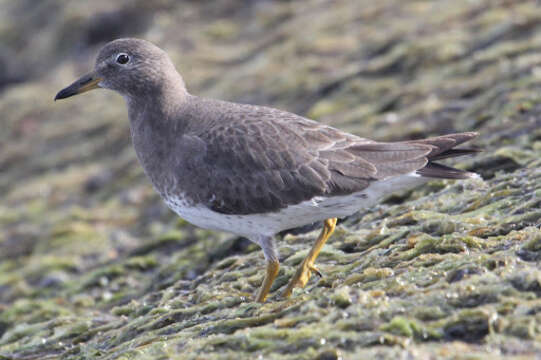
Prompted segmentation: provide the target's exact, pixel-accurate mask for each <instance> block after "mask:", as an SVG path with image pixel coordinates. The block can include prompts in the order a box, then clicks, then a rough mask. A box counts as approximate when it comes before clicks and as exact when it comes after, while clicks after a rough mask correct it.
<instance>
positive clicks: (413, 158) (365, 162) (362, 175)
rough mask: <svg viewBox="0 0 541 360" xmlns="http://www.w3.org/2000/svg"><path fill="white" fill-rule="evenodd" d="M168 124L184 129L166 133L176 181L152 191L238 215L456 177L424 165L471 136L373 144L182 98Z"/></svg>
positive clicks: (242, 108)
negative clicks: (386, 184)
mask: <svg viewBox="0 0 541 360" xmlns="http://www.w3.org/2000/svg"><path fill="white" fill-rule="evenodd" d="M175 120H176V121H178V122H180V123H182V122H186V123H187V126H185V127H182V129H183V132H182V133H179V134H178V135H173V134H172V135H171V136H178V137H177V138H176V139H175V140H174V143H175V147H176V149H177V151H175V152H174V153H175V154H176V158H175V159H174V161H173V164H174V166H175V167H176V171H177V172H176V178H175V180H176V182H175V183H174V184H167V183H164V180H160V179H156V182H157V187H158V188H159V189H160V190H161V191H162V192H167V193H177V192H180V191H182V192H183V193H185V194H187V196H188V197H189V199H188V200H189V201H191V202H193V203H197V204H204V205H205V206H208V207H209V208H210V209H212V210H214V211H216V212H219V213H223V214H238V215H243V214H250V213H265V212H273V211H278V210H280V209H284V208H286V207H287V206H291V205H295V204H298V203H301V202H303V201H307V200H310V199H312V198H314V197H319V196H325V197H332V196H342V195H348V194H351V193H356V192H359V191H362V190H363V189H365V188H367V187H368V186H369V184H370V183H371V182H373V181H376V180H382V179H387V178H390V177H395V176H400V175H405V174H409V173H412V172H415V171H417V173H418V174H420V175H422V176H428V177H444V178H445V177H448V178H458V176H459V175H458V174H459V173H458V170H455V169H453V171H450V170H444V168H442V167H438V166H435V165H432V163H431V162H430V161H431V159H432V158H434V159H441V158H443V157H451V156H454V154H453V152H452V151H453V149H452V148H453V147H454V146H456V145H457V144H460V143H462V142H464V141H467V140H469V139H471V138H472V137H474V136H475V134H474V133H464V134H453V135H447V136H440V137H437V138H431V139H425V140H420V141H406V142H397V143H379V142H374V141H372V140H368V139H364V138H360V137H357V136H354V135H351V134H347V133H344V132H342V131H340V130H337V129H334V128H332V127H329V126H326V125H322V124H319V123H316V122H314V121H312V120H308V119H305V118H302V117H300V116H298V115H295V114H291V113H288V112H285V111H280V110H277V109H272V108H267V107H261V106H252V105H244V104H236V103H230V102H225V101H218V100H211V99H204V98H199V97H195V96H189V97H188V99H187V102H186V104H185V106H184V108H183V111H182V112H180V114H179V117H178V119H175ZM190 123H192V124H197V127H194V128H191V127H190ZM172 142H173V141H172ZM457 154H459V155H462V154H463V152H461V151H459V152H458V153H457ZM425 168H426V169H427V170H426V171H422V169H425ZM445 169H447V168H445ZM449 169H451V168H449ZM463 173H464V172H463ZM446 174H447V175H448V176H446ZM464 174H465V173H464ZM462 177H464V176H462Z"/></svg>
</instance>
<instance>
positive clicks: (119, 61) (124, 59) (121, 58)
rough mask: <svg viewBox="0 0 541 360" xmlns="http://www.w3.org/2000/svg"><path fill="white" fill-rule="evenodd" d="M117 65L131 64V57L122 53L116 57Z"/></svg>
mask: <svg viewBox="0 0 541 360" xmlns="http://www.w3.org/2000/svg"><path fill="white" fill-rule="evenodd" d="M115 61H116V62H117V64H120V65H126V64H127V63H128V62H130V56H129V55H128V54H126V53H120V54H118V55H117V56H116V60H115Z"/></svg>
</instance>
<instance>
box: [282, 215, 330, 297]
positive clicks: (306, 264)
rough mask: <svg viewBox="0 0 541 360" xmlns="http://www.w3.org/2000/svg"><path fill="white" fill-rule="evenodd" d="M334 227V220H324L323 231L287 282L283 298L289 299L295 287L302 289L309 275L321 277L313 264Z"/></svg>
mask: <svg viewBox="0 0 541 360" xmlns="http://www.w3.org/2000/svg"><path fill="white" fill-rule="evenodd" d="M335 227H336V218H330V219H327V220H325V223H324V226H323V229H322V230H321V233H320V234H319V237H318V238H317V240H316V243H315V244H314V246H312V249H311V250H310V252H309V253H308V255H307V256H306V258H305V259H304V260H303V262H302V264H301V266H299V268H298V269H297V272H296V273H295V275H293V278H291V280H290V281H289V284H288V285H287V289H286V290H285V291H284V297H289V296H290V295H291V293H292V292H293V289H294V288H295V287H301V288H302V287H304V286H305V285H306V283H307V282H308V280H309V279H310V275H311V273H312V272H314V273H316V274H318V275H320V276H321V274H320V272H319V271H318V270H317V268H316V267H315V266H314V262H315V261H316V258H317V256H318V255H319V252H320V251H321V248H322V247H323V245H325V242H326V241H327V239H329V237H330V236H331V235H332V233H333V232H334V228H335Z"/></svg>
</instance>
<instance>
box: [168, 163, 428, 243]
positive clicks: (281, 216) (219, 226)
mask: <svg viewBox="0 0 541 360" xmlns="http://www.w3.org/2000/svg"><path fill="white" fill-rule="evenodd" d="M427 180H428V179H426V178H423V177H420V176H418V175H416V174H408V175H402V176H399V177H394V178H391V179H387V180H382V181H377V182H374V183H372V184H371V185H370V186H369V187H368V188H366V189H364V190H363V191H361V192H357V193H353V194H351V195H345V196H333V197H315V198H313V199H311V200H308V201H304V202H302V203H300V204H297V205H292V206H288V207H287V208H285V209H282V210H280V211H278V212H273V213H267V214H253V215H229V214H221V213H218V212H215V211H212V210H210V209H208V208H206V207H204V206H201V205H198V206H188V204H187V202H186V201H185V200H184V199H183V198H182V197H171V196H169V197H167V198H166V199H165V202H166V204H167V206H169V208H171V209H172V210H173V211H174V212H176V213H177V214H178V215H179V216H180V217H182V218H183V219H185V220H186V221H188V222H190V223H192V224H194V225H197V226H199V227H202V228H205V229H211V230H220V231H226V232H230V233H233V234H237V235H241V236H244V237H247V238H252V239H253V238H255V237H257V236H261V235H266V236H273V235H275V234H276V233H278V232H280V231H283V230H287V229H292V228H295V227H298V226H303V225H307V224H311V223H313V222H316V221H321V220H325V219H328V218H332V217H338V218H342V217H345V216H348V215H351V214H353V213H355V212H357V211H358V210H360V209H362V208H367V207H370V206H373V205H374V204H376V203H377V202H378V201H379V200H380V199H381V198H382V197H383V196H385V195H389V194H392V193H393V192H396V191H399V190H403V189H408V188H412V187H414V186H416V185H419V184H422V183H424V182H426V181H427Z"/></svg>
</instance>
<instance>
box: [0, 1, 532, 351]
mask: <svg viewBox="0 0 541 360" xmlns="http://www.w3.org/2000/svg"><path fill="white" fill-rule="evenodd" d="M0 9H1V10H2V11H0V65H1V66H0V114H1V116H0V126H1V129H2V130H1V131H0V194H1V199H2V200H1V202H0V359H2V360H6V359H56V358H58V359H167V358H176V359H229V358H231V359H240V358H247V359H255V358H262V359H315V358H317V359H338V358H343V359H357V358H380V359H401V358H403V359H412V358H414V359H435V358H453V359H455V358H468V359H470V358H489V357H490V358H492V359H497V358H506V359H508V358H522V359H531V358H533V357H537V358H539V357H541V341H540V340H541V298H540V296H541V269H540V260H541V230H540V226H541V220H540V218H541V206H540V205H541V115H540V111H541V7H540V6H539V5H538V4H537V2H535V1H512V0H507V1H504V0H501V1H493V0H477V1H469V0H468V1H467V0H455V1H444V0H441V1H402V0H381V1H377V2H376V1H368V0H366V1H359V0H343V1H323V0H306V1H295V2H293V1H291V2H290V1H276V2H271V1H240V0H239V1H234V0H224V1H219V2H214V1H184V2H176V1H172V0H161V1H155V2H146V1H143V0H140V1H137V0H132V1H129V0H123V1H115V2H111V1H105V0H97V1H93V2H76V1H71V2H64V1H60V0H51V1H43V2H35V1H31V0H20V1H9V0H0ZM128 35H129V36H137V37H143V38H146V39H148V40H151V41H153V42H155V43H157V44H158V45H160V46H161V47H163V48H165V49H166V50H167V51H168V52H169V53H170V54H171V55H172V58H173V59H174V62H175V63H176V64H177V65H178V68H179V69H180V70H181V71H182V73H183V74H184V77H185V80H186V82H187V84H188V88H189V89H190V90H191V91H192V92H193V93H196V94H199V95H204V96H209V97H216V98H222V99H228V100H234V101H239V102H249V103H256V104H266V105H271V106H274V107H279V108H282V109H286V110H290V111H293V112H296V113H300V114H303V115H306V116H309V117H311V118H314V119H316V120H318V121H321V122H323V123H328V124H331V125H333V126H336V127H339V128H341V129H344V130H347V131H350V132H353V133H356V134H358V135H361V136H367V137H371V138H375V139H378V140H398V139H410V138H420V137H426V136H429V135H438V134H444V133H449V132H454V131H472V130H473V131H478V132H480V134H481V135H480V137H479V138H478V139H477V140H475V141H474V144H475V145H476V146H478V147H481V148H483V149H484V150H485V151H484V152H483V153H481V154H479V155H478V156H475V157H472V158H463V159H460V162H458V163H457V166H459V167H461V168H463V169H468V170H475V171H477V172H479V173H480V174H481V175H482V177H483V178H484V181H481V180H471V181H462V182H454V181H433V182H431V183H429V184H428V185H427V186H425V187H423V188H419V189H415V190H413V191H409V192H406V193H400V194H396V195H394V196H391V197H389V198H388V199H387V200H386V201H385V202H383V203H382V204H381V205H379V206H376V207H374V208H371V209H366V210H363V211H361V212H360V213H358V214H356V215H355V216H353V217H351V218H349V219H346V220H345V221H343V222H342V223H341V224H340V225H339V227H338V229H337V231H336V233H335V235H334V236H333V237H332V239H331V240H330V241H329V243H328V244H327V245H326V246H325V247H324V249H323V251H322V253H321V255H320V257H319V259H318V266H319V268H320V270H321V271H322V272H323V273H324V277H323V278H322V279H319V278H317V277H313V278H312V279H311V281H310V282H309V284H308V286H307V287H306V289H305V290H304V291H303V290H298V291H296V292H295V293H294V295H293V296H292V297H291V298H290V299H289V300H282V299H281V298H280V296H279V294H280V292H281V291H282V290H283V288H284V285H285V284H286V283H287V281H288V279H289V278H290V277H291V275H292V274H293V272H294V271H295V268H296V266H297V265H298V264H299V262H300V261H301V260H302V258H303V257H304V256H305V255H306V253H307V251H308V249H309V247H310V245H311V243H312V242H313V240H314V238H315V236H317V231H313V232H309V233H305V234H300V235H291V234H289V235H286V236H285V237H284V239H283V240H282V241H280V242H279V244H280V260H281V262H282V268H281V270H280V274H279V276H278V279H277V281H276V283H275V285H274V287H273V293H272V296H271V298H270V300H269V301H268V302H267V303H266V304H263V305H261V304H256V303H253V302H252V301H251V300H250V299H251V296H252V294H253V293H254V292H255V291H256V289H257V288H258V287H259V285H260V282H261V280H262V275H263V272H264V260H263V255H262V252H261V251H260V250H259V249H258V248H257V246H255V245H253V244H251V243H249V242H248V241H247V240H244V239H238V238H235V237H233V236H231V235H228V234H222V233H214V232H210V231H205V230H201V229H196V228H194V227H192V226H191V225H189V224H187V223H186V222H184V221H182V220H180V219H178V218H177V217H176V216H175V215H174V214H173V213H172V212H170V211H169V210H167V209H166V208H165V206H164V205H163V204H162V202H161V201H160V200H159V198H158V197H157V195H156V194H155V193H154V191H153V190H152V188H151V186H150V184H149V182H148V181H147V180H146V178H145V177H144V174H143V173H142V170H141V168H140V167H139V165H138V163H137V161H136V158H135V154H134V152H133V149H132V148H131V146H130V139H129V132H128V122H127V114H126V110H125V108H124V104H123V99H122V98H121V97H120V96H117V95H112V93H110V92H107V91H94V92H91V93H88V94H85V95H84V96H81V97H76V98H73V99H70V100H69V101H63V102H57V103H53V101H52V98H53V97H54V95H55V93H56V92H57V91H58V90H59V89H61V88H62V87H64V86H65V85H67V84H69V83H70V82H71V81H72V80H74V79H75V78H76V77H77V76H78V75H80V74H82V73H84V72H86V71H87V70H89V69H90V68H91V67H92V65H93V61H94V56H95V55H96V52H97V50H98V49H99V47H100V46H101V45H102V44H103V43H104V42H105V41H108V40H111V39H113V38H116V37H121V36H128Z"/></svg>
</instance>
